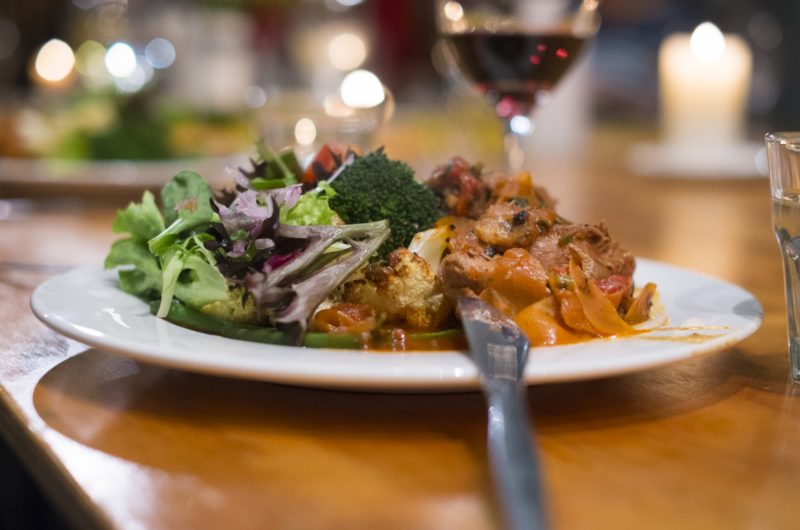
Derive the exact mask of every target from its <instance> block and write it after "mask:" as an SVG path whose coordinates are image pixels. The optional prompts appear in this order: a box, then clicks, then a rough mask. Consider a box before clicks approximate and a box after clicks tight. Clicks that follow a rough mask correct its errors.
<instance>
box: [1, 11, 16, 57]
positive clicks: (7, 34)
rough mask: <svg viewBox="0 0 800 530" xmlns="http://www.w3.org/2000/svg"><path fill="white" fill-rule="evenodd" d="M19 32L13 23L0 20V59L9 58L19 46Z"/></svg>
mask: <svg viewBox="0 0 800 530" xmlns="http://www.w3.org/2000/svg"><path fill="white" fill-rule="evenodd" d="M19 38H20V34H19V30H18V29H17V26H15V25H14V23H13V22H11V21H10V20H6V19H0V59H7V58H9V57H11V55H12V54H13V53H14V51H15V50H16V49H17V45H18V44H19Z"/></svg>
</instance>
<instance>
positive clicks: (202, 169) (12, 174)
mask: <svg viewBox="0 0 800 530" xmlns="http://www.w3.org/2000/svg"><path fill="white" fill-rule="evenodd" d="M238 167H249V162H248V157H247V156H246V155H231V156H223V157H207V158H187V159H175V160H133V161H128V160H104V161H101V160H87V161H75V160H58V159H47V158H40V159H36V158H2V157H0V183H8V184H17V185H32V186H33V185H42V184H47V185H52V186H58V187H59V188H70V189H71V188H86V189H90V188H100V189H105V188H118V189H142V188H160V187H161V186H162V185H163V184H165V183H166V182H167V181H168V180H169V179H170V178H172V177H173V176H174V175H175V174H176V173H178V172H179V171H182V170H184V169H190V170H192V171H196V172H197V173H199V174H200V175H202V176H203V178H205V179H206V181H208V182H209V183H210V184H211V185H212V186H217V185H224V184H228V183H230V182H232V181H233V178H232V177H231V175H230V174H229V173H228V170H227V168H238Z"/></svg>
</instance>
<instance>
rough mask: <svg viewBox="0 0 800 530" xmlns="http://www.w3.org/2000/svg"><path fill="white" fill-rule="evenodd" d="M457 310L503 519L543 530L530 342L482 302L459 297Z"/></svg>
mask: <svg viewBox="0 0 800 530" xmlns="http://www.w3.org/2000/svg"><path fill="white" fill-rule="evenodd" d="M458 310H459V313H460V314H461V321H462V323H463V325H464V329H465V331H466V335H467V341H468V343H469V349H470V356H471V358H472V361H473V362H474V363H475V365H476V366H477V368H478V372H479V375H480V382H481V387H482V389H483V393H484V395H485V397H486V401H487V408H488V416H489V422H488V428H487V445H488V451H489V463H490V467H491V470H492V476H493V479H494V482H495V490H496V494H497V497H498V502H499V503H500V506H501V509H502V512H503V517H504V520H505V522H506V525H507V527H508V528H510V529H513V530H544V529H545V528H547V523H546V517H545V511H544V504H543V501H542V492H541V485H540V481H539V464H538V461H537V457H536V453H535V452H534V449H533V446H532V438H531V424H530V422H529V421H528V409H527V405H526V400H525V388H526V387H525V384H524V382H523V373H524V371H525V363H526V362H527V359H528V339H527V337H526V336H525V334H524V333H523V332H522V330H520V329H519V327H518V326H517V325H516V324H515V323H514V322H513V321H512V320H511V319H509V318H507V317H506V316H505V315H504V314H503V313H501V312H500V311H498V310H497V309H495V308H494V307H492V306H491V305H489V304H487V303H486V302H484V301H482V300H479V299H477V298H470V297H461V298H459V300H458Z"/></svg>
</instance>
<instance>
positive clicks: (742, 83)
mask: <svg viewBox="0 0 800 530" xmlns="http://www.w3.org/2000/svg"><path fill="white" fill-rule="evenodd" d="M751 71H752V55H751V53H750V49H749V48H748V47H747V44H746V43H745V42H744V41H743V40H742V39H741V38H740V37H738V36H736V35H727V34H726V35H723V34H722V33H721V32H720V30H719V29H718V28H717V27H716V26H715V25H713V24H711V23H710V22H704V23H703V24H700V25H699V26H698V27H697V28H696V29H695V30H694V32H693V33H692V34H691V35H688V34H678V35H671V36H669V37H667V39H665V41H664V43H663V44H662V46H661V50H660V53H659V81H660V88H661V123H662V127H663V133H664V136H665V140H666V141H667V142H668V143H671V144H681V145H688V144H691V145H694V146H699V145H701V144H705V145H708V144H709V143H711V144H733V143H737V142H740V141H741V140H742V136H743V132H744V126H745V116H746V103H747V92H748V89H749V87H750V75H751Z"/></svg>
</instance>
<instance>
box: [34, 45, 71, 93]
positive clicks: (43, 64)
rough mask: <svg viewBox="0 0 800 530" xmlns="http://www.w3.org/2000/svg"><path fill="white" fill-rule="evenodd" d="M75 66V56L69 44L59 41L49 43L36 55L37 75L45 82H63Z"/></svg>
mask: <svg viewBox="0 0 800 530" xmlns="http://www.w3.org/2000/svg"><path fill="white" fill-rule="evenodd" d="M74 66H75V54H74V53H72V48H70V47H69V44H67V43H66V42H64V41H63V40H59V39H52V40H49V41H47V42H46V43H45V44H44V46H42V47H41V48H40V49H39V53H37V54H36V62H35V64H34V68H35V70H36V74H37V75H38V76H39V77H41V78H42V79H44V80H45V81H50V82H53V83H55V82H58V81H63V80H64V79H66V77H67V76H68V75H69V74H70V72H72V68H73V67H74Z"/></svg>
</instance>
